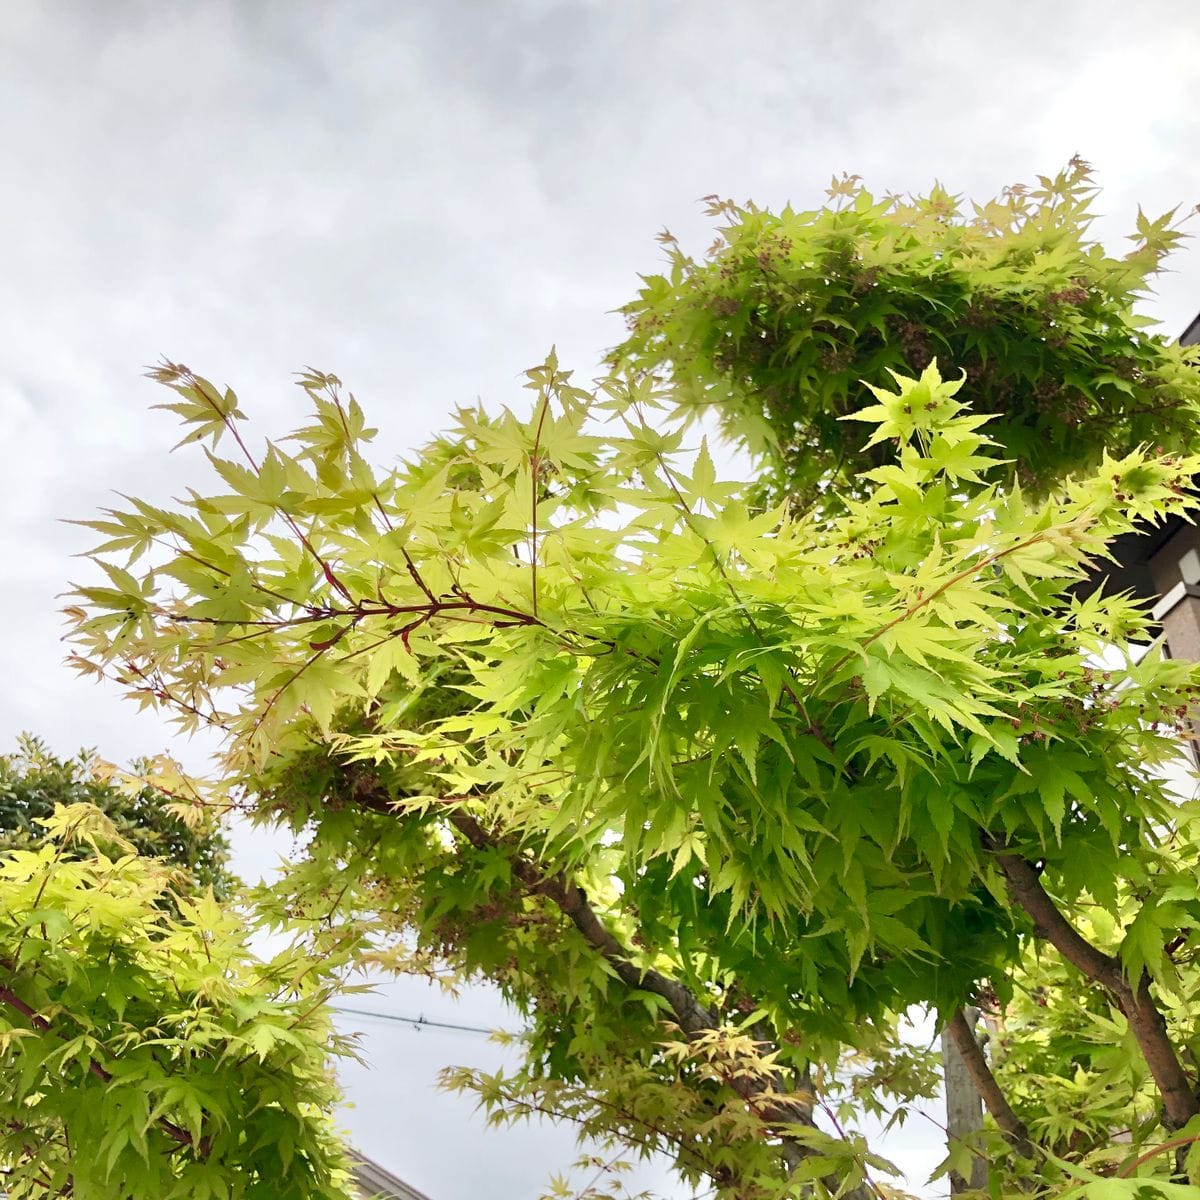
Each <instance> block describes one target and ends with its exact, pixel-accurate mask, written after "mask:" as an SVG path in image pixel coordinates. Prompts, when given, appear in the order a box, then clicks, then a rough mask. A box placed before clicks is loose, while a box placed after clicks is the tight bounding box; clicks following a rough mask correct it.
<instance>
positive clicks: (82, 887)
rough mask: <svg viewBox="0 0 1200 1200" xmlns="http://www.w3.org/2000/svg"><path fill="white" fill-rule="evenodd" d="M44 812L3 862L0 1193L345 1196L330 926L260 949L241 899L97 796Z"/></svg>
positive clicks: (302, 1199)
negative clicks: (333, 1053) (140, 836)
mask: <svg viewBox="0 0 1200 1200" xmlns="http://www.w3.org/2000/svg"><path fill="white" fill-rule="evenodd" d="M40 821H41V824H42V826H43V828H44V836H43V838H42V839H40V841H39V843H38V844H36V845H32V844H31V848H26V849H14V850H9V851H8V852H7V853H6V855H5V856H4V859H3V861H2V863H0V963H2V964H3V971H4V977H3V980H2V981H0V1067H2V1075H3V1080H4V1085H3V1087H2V1088H0V1162H3V1164H4V1166H5V1184H4V1186H5V1194H6V1195H8V1196H11V1197H14V1200H15V1198H18V1197H42V1196H72V1197H77V1198H78V1200H101V1198H104V1200H111V1197H114V1196H162V1197H185V1196H186V1197H189V1198H191V1197H200V1198H207V1197H212V1198H213V1200H217V1198H219V1200H235V1198H242V1197H244V1198H246V1200H252V1198H254V1197H262V1198H263V1200H265V1198H266V1197H286V1198H289V1200H346V1198H347V1197H348V1195H349V1192H348V1181H349V1170H348V1165H347V1163H346V1160H345V1157H344V1151H343V1147H342V1145H341V1141H340V1139H339V1137H338V1136H337V1133H336V1130H335V1129H334V1127H333V1125H332V1122H331V1118H330V1113H331V1110H332V1108H333V1105H334V1104H335V1102H336V1098H337V1091H336V1088H335V1086H334V1083H333V1079H332V1075H331V1073H330V1071H329V1067H328V1056H329V1051H330V1048H331V1047H332V1048H333V1049H334V1050H338V1049H343V1050H344V1049H346V1047H345V1046H344V1044H342V1043H341V1042H340V1040H339V1039H338V1038H337V1037H336V1036H334V1035H333V1034H332V1031H331V1028H330V1025H329V1020H328V1010H327V1008H326V1007H325V1006H324V1004H323V1000H324V999H325V998H326V995H327V992H328V989H329V988H330V986H331V982H332V981H333V980H335V979H336V978H337V976H338V971H339V968H341V967H344V966H345V960H344V959H342V958H339V954H338V951H337V947H336V943H335V944H333V945H330V944H322V942H323V939H322V938H321V937H320V936H315V937H314V936H308V937H300V936H293V937H292V938H290V939H288V941H289V944H288V945H287V946H286V947H285V948H284V949H283V950H281V951H279V952H278V953H277V954H275V955H273V956H271V957H270V958H266V959H264V958H262V957H260V956H258V955H256V954H255V953H254V952H253V951H252V950H251V948H250V944H249V939H250V936H251V930H252V928H253V925H254V924H255V923H248V922H247V920H246V918H245V913H244V912H242V911H239V909H237V908H235V907H233V906H231V905H228V904H222V903H220V902H219V901H218V900H217V899H216V897H215V895H214V893H213V891H212V889H211V887H210V888H208V889H205V890H197V889H195V888H191V889H188V888H184V889H182V890H180V888H179V883H180V872H179V871H178V870H177V869H176V868H174V867H172V866H171V865H170V864H169V863H167V862H164V861H163V860H162V859H158V858H154V857H148V856H144V855H141V854H139V853H137V850H136V848H135V847H134V846H133V844H132V843H131V842H130V841H129V840H127V839H126V838H125V837H124V836H123V834H122V833H121V832H120V830H119V829H118V827H117V825H116V824H115V823H114V822H113V821H112V819H111V818H110V817H109V816H108V815H107V814H106V813H105V812H104V811H103V810H102V809H100V808H99V807H97V806H96V805H95V804H91V803H86V802H82V801H81V802H76V803H72V804H60V805H57V806H56V808H55V810H54V812H53V814H52V815H51V816H49V817H46V818H40ZM268 911H269V910H267V909H264V912H263V914H262V919H264V920H265V919H267V914H268ZM303 925H304V923H303V922H302V921H301V922H295V923H294V926H299V927H300V928H303ZM343 940H344V939H343Z"/></svg>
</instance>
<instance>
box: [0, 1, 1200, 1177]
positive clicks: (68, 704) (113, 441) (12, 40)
mask: <svg viewBox="0 0 1200 1200" xmlns="http://www.w3.org/2000/svg"><path fill="white" fill-rule="evenodd" d="M0 130H2V141H0V153H2V158H0V164H2V165H0V170H3V175H4V185H3V187H2V188H0V228H2V229H3V269H2V270H0V329H2V330H3V333H2V335H0V414H2V416H3V430H4V434H5V457H4V474H3V496H4V503H5V512H4V515H3V519H2V520H0V555H2V557H0V562H2V563H3V572H4V583H5V586H4V588H3V589H2V591H0V603H2V604H3V606H4V607H3V614H2V618H3V624H2V628H3V629H4V631H5V633H4V637H3V638H2V639H0V673H2V674H0V677H2V678H3V680H4V684H5V686H4V688H3V689H2V691H0V735H2V736H3V747H4V748H7V747H8V746H10V745H11V742H12V738H13V736H14V735H15V733H16V732H17V731H18V730H21V729H31V730H34V731H36V732H39V733H41V734H43V735H44V736H46V737H47V738H48V739H49V740H50V741H51V743H52V744H53V745H54V747H55V748H56V749H59V750H61V751H64V752H65V751H70V750H72V749H73V748H75V747H77V746H79V745H94V746H97V747H99V748H100V749H101V750H102V752H103V753H104V754H105V755H106V756H107V757H110V758H118V759H120V758H128V757H130V756H134V755H137V754H139V753H143V752H147V751H155V750H158V749H161V748H163V746H164V744H165V739H166V734H165V733H164V731H163V728H162V727H161V726H160V725H158V724H156V723H155V722H154V720H153V719H151V718H149V717H144V716H143V717H140V718H139V717H138V716H137V715H136V714H135V713H134V712H132V710H131V708H130V706H129V705H127V704H125V703H123V702H121V701H120V700H119V698H118V697H117V696H116V694H115V693H114V692H111V691H109V692H105V691H104V690H102V689H98V688H96V687H94V686H90V685H85V684H83V683H81V682H78V681H75V680H74V679H73V678H72V677H71V676H70V675H69V674H68V672H67V671H66V670H65V668H63V667H62V666H61V657H62V646H61V644H60V642H59V640H58V639H59V633H60V623H59V620H58V617H57V615H56V610H57V607H58V603H59V602H58V601H56V599H55V595H56V593H58V592H60V591H61V590H62V589H63V587H64V584H65V582H66V580H67V579H68V578H70V577H71V575H72V572H73V571H75V570H77V568H76V566H75V565H74V564H72V562H71V560H70V555H72V554H73V553H78V552H79V551H80V550H81V549H83V548H84V546H85V545H86V542H87V538H86V536H85V535H84V534H83V533H82V532H81V531H79V530H77V529H74V528H72V527H70V526H65V525H61V524H57V523H56V521H57V518H60V517H65V516H87V515H89V514H91V513H93V512H94V510H95V509H96V507H97V506H99V505H101V504H104V503H106V502H107V501H108V499H109V497H110V496H111V493H112V492H113V491H114V490H121V491H127V492H128V491H136V492H137V493H138V494H140V495H144V496H150V497H158V498H164V499H165V498H166V497H167V496H169V495H171V494H172V492H173V491H176V490H178V488H179V487H180V484H181V481H182V480H185V479H188V478H191V477H199V476H200V474H201V472H200V464H199V463H198V462H197V456H192V457H191V458H187V457H185V456H182V455H176V456H174V457H173V458H168V457H167V455H166V450H167V448H168V447H169V446H170V445H171V444H172V443H173V441H174V440H176V433H175V429H174V426H173V424H172V420H171V419H170V418H168V417H165V416H163V415H162V414H151V415H148V414H147V412H146V409H147V406H148V405H149V404H151V403H154V402H155V401H156V400H157V399H159V397H158V396H156V395H155V389H154V388H153V386H152V385H150V384H149V383H147V382H146V381H145V380H143V379H142V378H141V376H140V372H141V369H142V367H143V365H144V364H146V363H148V362H150V361H152V360H153V359H155V358H157V357H158V356H160V355H163V354H165V355H169V356H170V357H172V358H174V359H175V360H177V361H183V362H186V363H187V364H189V365H190V366H192V367H193V368H195V369H196V370H198V371H201V372H202V373H204V374H206V375H209V376H210V377H212V378H214V379H215V380H217V381H219V382H222V383H229V384H232V385H233V386H234V387H235V388H236V390H237V391H238V393H239V395H240V396H241V397H242V400H243V407H244V408H246V409H247V410H248V411H249V412H250V413H251V414H252V415H253V416H255V417H256V418H261V421H262V428H263V430H264V431H265V432H268V431H269V432H275V433H280V432H284V431H286V428H287V426H288V422H290V421H291V420H292V419H293V417H294V415H295V412H296V406H297V404H298V402H299V396H300V394H299V392H298V391H297V390H296V389H295V388H294V387H292V386H291V384H290V373H291V372H292V371H294V370H296V369H297V368H299V367H300V366H302V365H305V364H313V365H315V366H318V367H320V368H322V369H325V370H330V371H335V372H337V373H338V374H339V375H340V376H341V377H342V378H343V379H344V380H346V381H347V383H348V384H349V385H350V386H351V387H352V388H353V390H354V391H355V392H356V394H357V395H358V397H359V399H360V400H361V401H362V402H363V403H364V405H365V406H366V407H367V409H368V412H369V414H370V415H371V417H372V420H373V423H375V424H378V425H380V426H381V427H382V432H381V436H380V441H379V445H380V447H381V449H380V454H381V457H383V458H385V459H386V458H389V457H391V456H394V455H395V454H396V453H398V452H400V451H402V450H404V449H406V448H409V447H412V446H415V445H417V444H419V443H420V441H421V440H423V438H424V436H425V435H426V434H427V433H428V432H430V431H431V430H434V429H436V428H438V427H439V426H440V425H441V424H442V423H443V422H444V420H445V414H446V413H447V411H448V410H449V409H450V408H451V407H452V406H453V405H454V404H456V403H460V402H470V401H473V400H474V399H475V398H476V397H480V398H482V400H483V401H484V402H485V403H486V404H490V405H499V404H502V403H505V402H515V403H520V402H521V401H520V396H521V393H520V387H519V375H520V372H521V371H522V369H523V368H524V367H526V366H528V365H529V364H531V363H533V362H535V361H538V360H540V358H541V357H542V356H543V355H544V353H545V351H546V350H547V348H548V347H549V346H550V345H551V344H552V343H557V345H558V347H559V352H560V356H561V357H562V358H563V359H564V360H565V361H566V363H567V364H568V365H575V366H577V367H578V368H579V369H580V370H581V372H582V373H583V374H584V375H586V376H589V377H590V375H591V373H592V371H593V369H594V368H595V366H596V364H597V362H598V360H599V358H600V356H601V354H602V353H603V351H604V349H605V348H606V347H607V346H609V345H610V344H612V343H613V342H614V341H616V340H617V338H618V337H619V334H620V326H619V324H618V322H617V320H616V318H614V317H613V316H612V315H611V310H612V309H613V308H614V307H616V306H617V305H619V304H621V303H622V302H624V301H625V300H626V299H627V298H628V297H629V296H630V295H631V294H632V292H633V290H634V288H635V287H636V285H637V273H638V272H639V271H641V272H648V271H652V270H654V269H655V266H656V263H657V262H658V260H659V254H658V247H657V246H656V245H655V243H654V241H653V235H654V233H655V232H656V231H657V230H659V229H660V228H662V227H663V226H664V225H665V226H668V227H669V228H671V229H672V231H673V232H675V233H677V234H679V235H680V236H681V237H682V238H683V239H684V241H685V244H686V245H689V246H692V247H694V248H696V249H701V248H702V247H703V246H705V245H706V244H707V242H708V240H710V239H709V237H708V228H707V223H706V220H705V218H704V217H703V216H702V214H701V211H700V206H699V205H698V204H697V198H698V197H700V196H703V195H705V194H707V193H710V192H718V193H721V194H724V195H731V196H734V197H736V198H739V199H744V198H750V197H752V198H754V199H755V200H756V201H758V202H759V203H760V204H768V205H776V204H782V203H783V202H785V201H787V200H789V199H790V200H793V201H795V202H796V203H797V204H801V205H803V206H806V207H809V206H813V205H815V204H817V203H819V202H820V201H821V199H822V188H823V187H824V186H825V185H826V183H827V182H828V180H829V177H830V175H831V174H833V173H834V172H840V171H843V170H848V171H852V172H857V173H859V174H861V175H863V176H864V177H865V178H866V180H867V182H868V184H869V185H871V186H873V187H874V188H875V189H876V190H877V191H884V190H892V191H904V190H909V189H923V188H925V187H927V186H928V185H929V184H930V183H931V182H932V181H933V180H934V179H935V178H936V179H940V180H941V181H942V182H943V183H945V184H946V185H947V186H948V187H949V188H951V189H952V190H954V191H960V192H966V193H968V194H970V195H973V196H976V197H979V198H983V197H985V196H990V195H991V194H993V193H994V192H995V191H996V190H997V189H998V188H999V187H1001V186H1002V185H1004V184H1005V183H1009V182H1014V181H1017V180H1023V179H1028V178H1030V177H1031V176H1032V175H1033V174H1035V173H1038V172H1052V171H1054V170H1056V169H1057V168H1058V167H1059V166H1061V165H1062V164H1063V163H1064V162H1065V161H1066V160H1067V158H1069V157H1070V156H1071V155H1072V154H1073V153H1076V152H1078V153H1080V154H1082V155H1083V156H1084V157H1086V158H1088V159H1089V160H1090V161H1092V162H1093V163H1094V164H1095V166H1096V168H1097V171H1098V173H1099V179H1100V182H1101V183H1102V185H1103V187H1104V194H1103V197H1102V203H1101V208H1102V210H1103V211H1104V213H1105V214H1106V216H1105V219H1104V221H1103V222H1102V223H1101V225H1100V227H1099V228H1100V232H1101V233H1102V235H1103V236H1104V237H1105V238H1106V239H1108V240H1109V241H1110V244H1111V245H1112V246H1113V247H1114V248H1115V247H1119V245H1120V239H1121V237H1122V236H1123V235H1124V234H1125V233H1126V232H1128V231H1129V230H1130V229H1131V228H1132V224H1133V218H1134V215H1135V213H1136V208H1137V205H1138V203H1139V202H1140V203H1141V204H1142V205H1143V206H1144V207H1145V208H1146V209H1147V210H1148V211H1150V212H1152V213H1157V212H1159V211H1162V210H1164V209H1166V208H1168V207H1171V206H1172V205H1175V204H1184V205H1185V206H1190V205H1192V204H1194V203H1195V202H1196V201H1198V200H1200V171H1198V170H1197V163H1198V162H1200V8H1198V7H1197V5H1196V4H1195V2H1194V0H1190V2H1179V3H1175V2H1168V0H1157V2H1156V0H1141V3H1138V4H1130V3H1128V0H1125V2H1122V3H1103V2H1099V0H1086V2H1085V0H1057V2H1056V3H1052V4H1050V3H1044V2H1030V0H1019V2H1013V0H1009V2H1007V3H1004V4H990V5H985V4H978V3H974V4H972V3H963V2H962V0H955V2H945V3H935V2H929V0H926V2H921V0H908V2H904V0H892V2H891V3H869V2H859V3H850V2H847V0H837V2H834V3H824V2H820V0H793V2H791V3H784V2H778V3H776V2H770V0H740V2H739V3H720V4H718V3H708V2H705V0H686V2H684V0H680V2H670V0H644V2H641V3H638V2H635V0H626V2H622V0H608V2H599V0H594V2H588V0H575V2H571V0H560V2H555V0H495V2H491V3H487V2H485V0H478V2H475V3H468V2H458V3H455V2H448V0H427V2H424V3H400V2H399V0H394V2H390V3H382V2H378V3H371V2H369V0H362V2H359V3H350V2H343V3H340V4H333V3H328V2H324V3H317V2H315V0H286V2H279V3H269V2H267V0H242V3H240V4H238V3H219V2H206V0H191V2H188V3H183V2H180V0H153V2H149V0H148V2H146V3H123V2H120V0H102V2H99V3H97V2H96V0H80V2H78V3H70V2H66V0H7V3H5V4H4V6H3V10H2V18H0ZM1198 309H1200V255H1198V254H1197V251H1196V250H1195V249H1194V248H1189V249H1185V250H1184V251H1183V252H1182V253H1180V254H1179V256H1178V258H1177V260H1176V262H1175V273H1174V274H1172V275H1170V276H1167V277H1165V278H1164V279H1163V281H1162V286H1161V290H1160V295H1159V296H1158V297H1157V298H1156V300H1155V301H1154V302H1153V304H1152V305H1150V306H1149V308H1148V311H1149V312H1150V313H1151V315H1153V316H1156V317H1158V318H1159V319H1161V320H1162V321H1163V322H1164V323H1165V327H1166V328H1167V330H1169V331H1170V332H1172V333H1175V332H1178V331H1179V330H1180V329H1181V328H1182V327H1183V326H1184V325H1185V324H1186V322H1187V321H1188V320H1189V319H1190V318H1191V317H1192V316H1194V315H1195V313H1196V311H1197V310H1198ZM171 748H172V749H173V750H174V751H175V752H176V753H177V754H179V755H181V756H183V757H185V758H186V759H189V760H190V761H192V762H195V761H197V759H198V757H199V752H198V750H197V749H196V748H194V747H193V748H190V749H189V748H187V747H180V746H177V745H176V746H173V747H171ZM241 850H242V861H243V862H244V863H245V864H246V865H247V867H248V869H255V868H256V866H257V865H259V864H261V863H263V862H265V861H266V860H267V857H268V856H269V854H270V853H271V852H272V851H271V849H270V848H269V847H267V846H266V845H265V844H264V843H263V842H262V841H261V840H258V841H255V840H251V839H249V838H246V837H243V839H242V843H241ZM372 1004H373V1005H376V1006H377V1007H378V1008H379V1009H381V1010H388V1011H397V1012H400V1011H402V1012H405V1013H407V1014H409V1015H415V1010H416V1007H417V1006H424V1007H423V1011H425V1012H426V1015H427V1016H434V1015H439V1016H441V1017H445V1016H447V1015H448V1014H454V1013H456V1014H457V1015H456V1016H454V1015H451V1019H457V1020H461V1021H464V1022H466V1023H468V1024H476V1023H483V1024H488V1023H489V1022H490V1023H497V1022H500V1023H502V1021H503V1014H502V1013H500V1012H499V1010H498V1008H497V1007H496V1003H495V1001H494V1000H493V999H491V998H490V997H488V996H486V995H480V996H473V997H471V998H469V999H468V1000H467V1001H465V1002H464V1003H462V1004H460V1005H459V1007H458V1008H457V1009H456V1010H452V1009H449V1008H448V1007H447V1003H446V1002H445V1001H443V1000H440V999H436V998H432V997H428V998H423V997H421V996H419V995H417V994H415V993H413V992H412V991H411V990H409V991H404V990H403V989H401V990H397V991H395V992H394V993H392V994H389V995H386V996H381V997H377V998H374V999H372V1000H371V1001H369V1002H364V1006H369V1005H372ZM435 1010H436V1012H435ZM361 1024H362V1026H363V1028H364V1029H368V1028H369V1029H370V1040H369V1042H368V1043H367V1049H368V1054H369V1055H370V1056H371V1057H372V1059H373V1060H374V1061H375V1063H376V1066H377V1069H376V1070H375V1071H374V1072H372V1073H369V1074H367V1073H364V1072H361V1071H357V1070H356V1071H354V1072H353V1073H352V1074H350V1075H348V1077H347V1082H348V1086H349V1090H350V1092H351V1095H352V1098H354V1099H356V1100H357V1101H358V1105H359V1106H358V1108H357V1109H356V1110H355V1113H354V1114H352V1115H351V1117H350V1123H351V1126H352V1128H353V1129H354V1132H355V1136H356V1137H357V1138H358V1139H359V1140H360V1141H361V1142H362V1143H363V1145H364V1147H365V1148H366V1149H367V1150H368V1151H369V1152H371V1153H373V1154H375V1155H376V1156H377V1157H379V1158H380V1160H381V1161H383V1162H384V1164H385V1165H386V1166H388V1167H389V1168H391V1169H392V1170H394V1171H396V1172H397V1173H399V1174H401V1175H403V1176H405V1177H407V1178H408V1179H409V1180H410V1181H411V1182H412V1183H413V1184H414V1185H416V1186H418V1187H420V1188H422V1189H423V1190H425V1191H427V1192H429V1193H430V1195H431V1196H432V1197H433V1200H466V1198H467V1197H468V1196H476V1195H478V1194H479V1189H480V1188H481V1187H483V1186H484V1183H485V1182H486V1183H487V1185H488V1190H489V1191H490V1193H491V1194H495V1195H498V1196H504V1197H513V1198H514V1200H522V1198H524V1197H529V1198H530V1200H532V1198H533V1197H536V1196H537V1195H538V1188H539V1187H540V1185H541V1184H542V1183H543V1182H544V1180H545V1178H546V1175H547V1173H548V1172H549V1171H550V1170H551V1169H554V1168H556V1167H557V1166H559V1165H562V1164H563V1163H564V1162H565V1161H566V1160H567V1159H568V1158H569V1156H570V1150H569V1140H570V1139H569V1138H564V1137H561V1136H560V1137H557V1138H555V1137H553V1136H551V1135H548V1134H546V1133H545V1132H543V1131H536V1130H534V1131H526V1132H524V1133H522V1134H521V1135H519V1136H515V1135H509V1134H506V1135H493V1136H490V1137H488V1138H486V1139H483V1140H480V1133H479V1124H478V1122H477V1121H475V1122H473V1121H472V1118H471V1116H470V1108H469V1105H467V1106H464V1105H463V1103H462V1102H461V1101H454V1100H451V1099H449V1098H445V1097H438V1096H436V1094H435V1093H433V1092H432V1091H431V1089H430V1083H429V1081H430V1078H431V1075H432V1071H433V1069H434V1064H435V1063H437V1064H440V1063H445V1062H453V1061H465V1060H470V1059H471V1058H472V1056H475V1057H480V1056H482V1058H486V1056H487V1054H488V1053H490V1051H488V1050H487V1048H486V1046H484V1045H483V1044H482V1042H481V1039H478V1038H477V1037H475V1035H470V1034H458V1035H452V1034H437V1033H434V1032H433V1031H425V1032H422V1033H419V1034H417V1033H412V1032H410V1031H409V1030H408V1029H406V1028H404V1027H403V1026H398V1025H393V1026H387V1025H385V1024H384V1023H382V1022H371V1021H362V1022H361ZM482 1058H481V1059H480V1060H481V1061H482ZM889 1150H890V1151H891V1152H892V1153H893V1155H894V1156H895V1157H897V1158H900V1159H903V1160H904V1162H905V1163H906V1164H907V1165H908V1166H909V1167H910V1168H911V1170H912V1171H913V1172H914V1176H913V1179H912V1182H913V1183H914V1184H919V1183H920V1174H921V1172H922V1171H923V1170H925V1169H927V1167H928V1165H929V1161H930V1155H931V1154H935V1150H934V1148H933V1146H932V1142H931V1139H930V1138H929V1137H927V1136H924V1135H921V1136H918V1135H917V1133H916V1131H915V1130H913V1128H912V1127H911V1126H910V1128H909V1130H908V1131H906V1134H905V1135H904V1136H902V1137H901V1138H900V1139H899V1140H897V1139H893V1141H892V1143H891V1144H890V1146H889ZM931 1194H932V1193H931Z"/></svg>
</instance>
